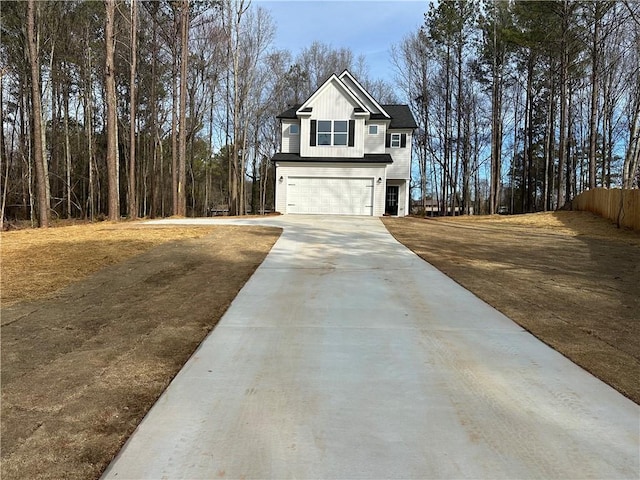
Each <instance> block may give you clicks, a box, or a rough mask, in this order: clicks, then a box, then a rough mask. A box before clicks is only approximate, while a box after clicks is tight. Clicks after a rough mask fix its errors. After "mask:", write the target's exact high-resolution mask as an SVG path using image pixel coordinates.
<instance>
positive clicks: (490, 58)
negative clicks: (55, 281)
mask: <svg viewBox="0 0 640 480" xmlns="http://www.w3.org/2000/svg"><path fill="white" fill-rule="evenodd" d="M425 9H426V10H428V11H427V12H426V14H425V19H424V25H423V27H422V28H421V29H420V30H419V31H417V32H415V33H413V34H411V35H409V36H407V37H406V38H405V40H404V41H403V42H401V43H400V44H399V45H395V46H390V59H391V63H390V68H395V71H396V74H397V75H396V76H397V92H398V93H397V94H396V93H394V88H393V87H392V86H391V85H389V84H387V83H386V82H384V81H381V80H376V79H372V78H370V77H369V75H368V73H367V72H368V70H367V65H366V62H365V59H364V57H362V56H360V57H355V56H354V54H353V52H352V51H351V50H349V49H348V48H335V47H333V46H330V45H327V44H323V43H320V42H315V43H313V44H311V45H309V46H307V47H305V48H303V49H302V50H301V51H300V53H298V54H296V55H295V56H294V55H293V54H292V53H291V52H288V51H282V50H276V49H274V48H273V47H272V41H273V38H274V35H275V25H274V22H273V20H272V18H271V17H270V15H269V13H268V11H266V10H264V9H263V8H261V7H259V6H258V5H252V4H251V2H250V1H249V0H209V1H194V0H163V1H143V0H126V1H125V0H105V1H104V2H95V1H53V0H51V1H46V2H36V1H35V0H28V1H21V2H5V3H3V6H2V12H1V15H2V17H1V25H2V32H1V33H2V38H1V39H0V40H1V42H0V45H1V46H0V55H2V62H1V63H2V65H3V67H2V71H1V75H2V80H1V82H0V96H1V98H2V118H1V119H0V120H1V123H2V129H1V130H0V132H1V135H0V157H1V158H0V160H1V164H0V171H1V182H0V183H1V188H2V192H1V193H2V195H1V196H2V220H3V221H4V220H5V219H6V220H9V221H15V220H24V219H30V220H31V222H32V224H36V223H38V224H39V225H40V226H47V225H48V224H49V222H50V219H51V218H82V219H90V220H95V219H100V218H109V219H111V220H118V219H119V218H121V217H122V216H128V217H130V218H136V217H151V218H153V217H163V216H171V215H182V216H184V215H188V216H206V215H211V214H213V213H215V212H225V213H229V214H232V215H236V214H237V215H243V214H245V213H249V212H250V213H264V212H267V211H270V210H272V209H273V195H274V192H273V190H274V179H273V165H272V164H271V162H270V158H271V157H272V155H273V154H274V153H275V152H276V151H277V149H278V147H279V123H278V120H277V119H276V115H277V114H278V113H280V112H282V111H284V110H286V109H287V108H288V106H289V105H293V104H296V103H301V102H302V101H304V100H305V99H306V97H307V96H308V95H309V94H310V93H311V92H313V91H314V90H315V89H316V88H317V87H318V86H319V85H320V84H321V83H322V82H323V81H324V80H325V79H326V78H327V77H328V76H329V75H331V74H332V73H340V72H342V71H343V70H344V69H349V70H350V71H351V72H352V73H353V74H354V75H355V76H356V78H358V79H359V80H360V81H361V83H362V84H363V86H364V87H365V88H366V89H368V90H369V92H370V93H371V94H372V95H373V96H374V97H375V98H377V99H378V100H379V101H380V102H382V103H393V102H398V101H400V102H406V103H409V104H410V106H411V108H412V109H413V111H414V116H415V117H416V120H417V121H418V124H419V125H420V128H419V129H418V131H417V132H416V135H415V136H414V141H415V144H414V146H415V147H416V148H415V154H414V156H415V168H414V170H415V172H414V177H415V178H414V179H413V180H412V191H413V195H412V196H413V198H416V199H422V203H423V207H425V206H426V202H427V201H429V200H437V201H438V207H439V209H440V211H441V213H447V212H449V213H450V212H455V211H457V210H459V211H462V212H463V213H494V212H497V211H498V210H500V209H501V208H502V209H504V208H506V209H508V211H510V212H512V213H517V212H529V211H538V210H548V209H555V208H559V207H562V206H563V205H564V204H565V202H566V201H567V200H570V199H571V198H573V197H574V196H575V195H576V194H577V193H579V192H581V191H583V190H585V189H587V188H593V187H598V186H604V187H614V186H624V187H626V188H631V187H637V185H638V180H639V179H638V163H639V155H640V139H639V136H640V70H639V65H640V6H639V5H638V3H637V2H630V1H628V2H585V1H568V0H559V1H553V2H525V1H513V2H506V1H495V0H493V1H492V0H485V1H483V2H467V1H461V0H460V1H443V2H440V3H439V4H435V5H432V6H431V7H425ZM390 28H392V27H390Z"/></svg>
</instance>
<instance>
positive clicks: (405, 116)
mask: <svg viewBox="0 0 640 480" xmlns="http://www.w3.org/2000/svg"><path fill="white" fill-rule="evenodd" d="M345 77H346V78H348V79H349V81H350V83H351V84H352V85H353V86H354V87H356V90H357V91H355V92H354V90H353V89H352V88H351V87H350V86H349V85H347V84H346V83H345V82H344V78H345ZM332 81H337V82H338V84H339V85H341V86H342V88H343V89H344V91H345V92H346V93H347V95H348V96H349V97H350V98H351V99H353V100H354V101H355V102H356V103H357V104H358V106H357V107H355V108H354V111H355V112H356V113H361V114H362V113H365V114H366V113H369V114H370V116H369V118H370V119H371V120H387V121H389V120H390V124H389V128H390V129H414V128H418V125H417V124H416V121H415V119H414V118H413V114H412V113H411V109H410V108H409V106H408V105H398V104H389V105H381V104H379V103H378V102H376V100H375V99H374V98H373V97H371V95H369V93H368V92H367V91H366V90H365V89H364V88H363V87H362V86H361V85H360V84H359V83H358V81H357V80H356V79H355V78H354V77H353V75H351V73H349V71H347V70H345V71H344V72H342V73H341V74H340V77H337V76H336V75H335V74H334V75H331V76H330V77H329V78H328V79H327V80H326V81H325V82H324V83H323V84H322V85H321V86H320V87H319V88H318V89H317V90H316V91H315V92H313V94H312V95H311V96H310V97H309V98H308V99H307V100H306V101H305V102H304V103H297V104H295V105H291V106H290V108H288V109H287V110H285V111H284V112H282V113H281V114H280V115H278V116H277V117H276V118H279V119H285V120H297V119H298V114H301V113H307V114H308V113H310V112H311V111H312V110H311V107H309V106H307V104H308V103H309V102H310V101H311V100H312V99H314V98H316V97H317V96H318V94H319V92H320V91H321V90H323V89H324V88H326V86H327V85H328V84H329V83H330V82H332ZM360 96H363V97H365V98H366V100H367V101H368V102H371V103H372V104H373V105H375V107H376V109H377V110H379V112H373V111H371V109H370V108H367V106H366V105H365V104H364V102H363V101H362V100H361V99H360Z"/></svg>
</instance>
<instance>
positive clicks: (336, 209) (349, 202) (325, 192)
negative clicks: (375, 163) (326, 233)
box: [287, 177, 374, 216]
mask: <svg viewBox="0 0 640 480" xmlns="http://www.w3.org/2000/svg"><path fill="white" fill-rule="evenodd" d="M373 185H374V180H373V178H340V177H288V178H287V212H288V213H299V214H334V215H336V214H337V215H369V216H370V215H373V193H374V192H373V190H374V188H373Z"/></svg>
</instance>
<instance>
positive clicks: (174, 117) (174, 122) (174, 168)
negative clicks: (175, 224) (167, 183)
mask: <svg viewBox="0 0 640 480" xmlns="http://www.w3.org/2000/svg"><path fill="white" fill-rule="evenodd" d="M179 21H180V17H178V15H177V14H176V13H175V11H174V33H175V34H176V35H178V31H179V29H178V23H179ZM171 79H172V82H171V84H172V91H171V92H172V96H171V192H172V200H173V209H172V213H173V215H178V210H179V209H178V203H179V199H178V49H177V46H176V44H174V49H173V68H172V75H171Z"/></svg>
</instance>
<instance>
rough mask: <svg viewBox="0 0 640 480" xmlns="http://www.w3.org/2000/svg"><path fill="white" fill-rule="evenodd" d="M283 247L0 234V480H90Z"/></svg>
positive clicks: (201, 236) (206, 237) (65, 231)
mask: <svg viewBox="0 0 640 480" xmlns="http://www.w3.org/2000/svg"><path fill="white" fill-rule="evenodd" d="M279 235H280V230H279V229H275V228H266V227H264V228H263V227H251V228H249V227H235V226H216V227H163V226H150V225H146V226H145V225H144V224H136V223H124V224H110V223H98V224H91V225H77V226H68V227H60V228H51V229H47V230H21V231H13V232H4V233H2V234H1V236H0V241H1V243H2V244H1V249H2V250H1V260H2V265H1V267H2V268H1V274H2V279H1V281H2V283H1V286H2V291H1V299H2V309H1V322H2V329H1V341H2V359H1V368H2V406H1V417H2V418H1V421H2V451H1V460H2V469H1V472H0V476H1V477H2V478H3V479H25V478H51V479H59V478H65V479H88V478H97V477H98V476H99V475H100V473H101V472H102V471H103V469H104V468H105V467H106V466H107V464H108V462H109V461H110V460H111V458H112V457H113V456H114V455H115V454H116V453H117V452H118V450H119V449H120V447H121V446H122V444H123V443H124V441H126V439H127V438H128V437H129V435H130V434H131V432H133V430H134V429H135V427H136V425H137V424H138V423H139V421H140V420H141V419H142V417H143V416H144V415H145V413H146V412H147V411H148V409H149V408H150V407H151V406H152V405H153V403H154V402H155V400H156V399H157V398H158V396H159V395H160V394H161V393H162V391H163V390H164V389H165V388H166V386H167V385H168V383H169V382H170V381H171V379H172V378H173V376H174V375H175V374H176V373H177V372H178V370H179V369H180V368H181V367H182V365H183V364H184V363H185V361H186V360H187V359H188V358H189V357H190V356H191V354H192V352H193V351H194V350H195V348H196V347H197V346H198V345H199V344H200V342H201V341H202V340H203V339H204V337H205V336H206V335H207V333H208V332H209V331H210V330H211V329H212V328H213V327H214V326H215V324H216V323H217V321H218V320H219V319H220V317H221V316H222V315H223V313H224V312H225V311H226V309H227V307H228V306H229V304H230V303H231V301H232V300H233V299H234V298H235V296H236V294H237V292H238V291H239V290H240V288H242V286H243V285H244V283H245V282H246V281H247V280H248V278H249V277H250V276H251V274H252V273H253V272H254V270H255V269H256V268H257V267H258V265H260V263H262V261H263V259H264V257H265V256H266V254H267V253H268V252H269V250H270V249H271V247H272V246H273V244H274V242H275V241H276V239H277V238H278V236H279ZM78 280H83V281H82V282H78Z"/></svg>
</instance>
